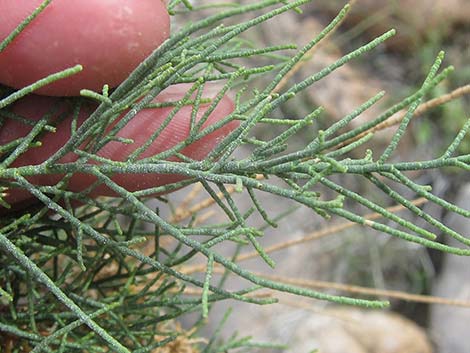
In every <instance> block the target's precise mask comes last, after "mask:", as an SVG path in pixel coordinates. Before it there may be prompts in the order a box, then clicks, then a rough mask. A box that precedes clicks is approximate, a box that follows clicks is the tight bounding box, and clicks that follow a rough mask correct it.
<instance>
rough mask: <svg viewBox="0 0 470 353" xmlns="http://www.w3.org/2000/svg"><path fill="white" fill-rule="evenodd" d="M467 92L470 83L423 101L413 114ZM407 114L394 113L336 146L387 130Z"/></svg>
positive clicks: (427, 109)
mask: <svg viewBox="0 0 470 353" xmlns="http://www.w3.org/2000/svg"><path fill="white" fill-rule="evenodd" d="M467 94H470V85H465V86H462V87H459V88H456V89H455V90H453V91H452V92H450V93H447V94H444V95H442V96H440V97H437V98H434V99H431V100H429V101H427V102H424V103H422V104H421V105H420V106H419V107H418V108H417V109H416V110H415V112H414V113H413V116H414V117H418V116H420V115H422V114H424V113H426V112H427V111H429V110H431V109H433V108H436V107H438V106H440V105H443V104H446V103H448V102H450V101H453V100H455V99H457V98H460V97H462V96H464V95H467ZM405 116H406V111H405V110H404V111H400V112H398V113H395V114H394V115H392V116H391V117H390V118H388V119H387V120H385V121H384V122H382V123H380V124H378V125H376V126H374V127H373V128H371V129H369V130H367V131H364V132H362V133H360V134H359V135H357V136H355V137H354V138H352V139H349V140H347V141H344V142H342V143H340V144H338V146H337V147H336V148H341V147H344V146H347V145H349V144H351V143H353V142H355V141H357V140H359V139H361V138H363V137H364V136H366V135H368V134H370V133H376V132H378V131H381V130H385V129H388V128H389V127H392V126H395V125H398V124H400V123H401V122H402V121H403V119H404V118H405Z"/></svg>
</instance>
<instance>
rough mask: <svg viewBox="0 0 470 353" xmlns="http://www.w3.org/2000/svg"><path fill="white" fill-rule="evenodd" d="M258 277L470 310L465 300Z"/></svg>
mask: <svg viewBox="0 0 470 353" xmlns="http://www.w3.org/2000/svg"><path fill="white" fill-rule="evenodd" d="M258 275H259V276H263V277H265V278H269V279H271V280H275V281H280V282H284V283H289V284H292V285H297V286H303V287H307V288H322V289H333V290H338V291H342V292H347V293H352V294H364V295H371V296H375V297H384V298H393V299H399V300H404V301H408V302H416V303H426V304H438V305H450V306H460V307H464V308H470V302H469V301H464V300H457V299H447V298H442V297H435V296H429V295H419V294H409V293H406V292H401V291H394V290H386V289H375V288H367V287H361V286H353V285H348V284H341V283H333V282H326V281H314V280H307V279H299V278H289V277H282V276H273V275H268V274H262V273H258Z"/></svg>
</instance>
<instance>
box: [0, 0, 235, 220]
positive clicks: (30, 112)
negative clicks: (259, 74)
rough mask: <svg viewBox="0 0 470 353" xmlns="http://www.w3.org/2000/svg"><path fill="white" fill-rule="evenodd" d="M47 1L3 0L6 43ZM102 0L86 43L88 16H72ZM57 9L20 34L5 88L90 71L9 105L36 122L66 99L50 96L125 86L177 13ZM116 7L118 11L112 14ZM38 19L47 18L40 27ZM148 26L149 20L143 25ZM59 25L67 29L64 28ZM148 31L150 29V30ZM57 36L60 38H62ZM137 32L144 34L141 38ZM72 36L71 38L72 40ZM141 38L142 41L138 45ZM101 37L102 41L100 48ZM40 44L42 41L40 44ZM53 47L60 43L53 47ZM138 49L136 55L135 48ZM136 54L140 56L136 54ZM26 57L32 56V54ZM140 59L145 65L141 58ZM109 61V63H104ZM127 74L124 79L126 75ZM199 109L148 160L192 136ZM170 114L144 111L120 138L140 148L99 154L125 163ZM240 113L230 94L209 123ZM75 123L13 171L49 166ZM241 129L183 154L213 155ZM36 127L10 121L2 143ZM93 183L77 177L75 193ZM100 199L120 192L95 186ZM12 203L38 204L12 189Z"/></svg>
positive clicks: (142, 184) (145, 5) (61, 4)
mask: <svg viewBox="0 0 470 353" xmlns="http://www.w3.org/2000/svg"><path fill="white" fill-rule="evenodd" d="M41 2H42V0H34V1H33V0H0V14H3V15H0V40H2V39H3V38H4V37H6V36H7V35H8V34H9V31H11V30H12V29H13V28H15V26H16V25H17V24H18V23H19V21H21V20H22V19H23V18H24V17H25V14H26V16H27V13H28V12H29V13H30V12H32V11H33V10H34V8H35V7H36V6H38V5H39V4H40V3H41ZM95 2H97V3H101V5H102V6H101V7H99V9H98V10H97V9H96V8H95V9H94V11H93V24H90V25H89V26H88V27H93V26H94V29H92V30H91V32H90V33H91V34H90V37H86V36H87V34H86V33H85V34H83V36H85V38H82V39H83V42H80V34H77V33H78V32H79V30H80V28H83V26H85V27H87V24H86V23H84V21H85V22H86V19H87V17H86V16H84V17H82V18H80V20H79V21H77V22H74V21H73V20H72V19H73V18H74V17H76V14H77V13H86V12H87V11H89V9H87V8H88V7H93V6H94V4H92V3H95ZM52 4H55V6H56V7H55V8H52V10H54V11H51V12H47V10H48V8H46V9H45V10H44V12H43V13H41V14H40V15H39V16H38V18H36V19H35V20H33V22H32V23H31V24H30V25H29V26H28V28H27V31H26V32H24V33H21V34H20V36H18V37H17V38H16V39H15V40H14V41H13V42H12V43H11V46H9V47H7V49H6V50H5V51H4V52H2V53H0V67H1V69H0V72H3V73H0V83H2V84H4V85H8V86H11V87H15V88H21V87H23V86H24V85H26V84H29V83H31V82H28V80H30V79H32V80H33V81H35V80H37V79H38V78H41V77H45V76H47V75H48V74H50V73H52V72H54V70H55V71H60V70H62V69H64V68H66V67H70V66H73V65H75V64H77V63H80V64H82V65H83V66H84V70H83V75H82V76H81V77H80V76H79V75H81V74H82V73H79V74H78V75H77V76H76V77H75V78H74V77H70V78H67V79H65V80H64V81H63V82H57V83H55V84H54V85H53V86H52V87H50V88H44V89H43V90H41V91H40V92H38V93H40V94H42V96H36V95H30V96H28V97H25V98H23V99H22V100H20V101H18V102H16V103H14V104H13V105H11V106H10V107H8V109H9V110H10V111H13V112H15V113H17V114H19V115H22V116H24V117H25V118H28V119H30V120H38V119H40V118H41V117H42V116H43V115H44V114H45V113H46V112H47V111H48V110H49V109H50V108H51V106H53V105H54V104H56V103H57V102H58V99H60V98H56V97H50V96H57V95H77V92H79V91H80V87H85V88H88V89H95V90H98V89H97V88H98V87H102V85H103V84H104V83H107V84H110V86H116V85H118V84H119V83H120V82H121V81H122V80H124V79H125V78H126V77H127V75H128V74H129V73H130V72H131V71H132V70H133V68H134V67H135V66H137V65H138V63H139V62H140V61H141V60H142V59H143V58H145V57H146V56H147V55H149V54H150V53H151V51H152V50H153V49H154V48H155V47H156V46H158V45H159V44H160V43H161V42H163V41H164V40H165V39H166V37H167V36H168V35H169V16H168V14H167V12H166V8H165V6H164V5H163V2H159V1H155V0H148V1H147V0H139V1H138V2H136V1H132V0H106V1H103V0H90V1H78V0H53V2H52V3H51V5H52ZM65 4H67V5H65ZM105 5H106V6H105ZM123 7H126V10H125V11H124V12H122V11H121V12H120V13H121V15H120V16H121V18H122V17H123V16H124V18H125V19H124V22H125V24H126V26H127V27H126V28H127V31H124V32H122V33H120V34H119V36H118V37H113V35H115V34H112V33H109V32H112V31H113V30H115V29H116V28H119V23H117V24H116V23H115V22H113V21H116V19H115V17H113V16H115V15H116V11H117V10H119V9H121V8H123ZM136 7H137V8H136ZM140 7H142V8H140ZM73 8H75V10H74V11H72V13H70V11H71V9H73ZM79 8H80V9H79ZM110 8H111V9H112V11H109V9H110ZM151 11H153V13H150V14H149V12H151ZM13 12H14V13H13ZM6 14H8V18H9V21H4V20H3V18H1V17H2V16H3V17H5V16H7V15H6ZM125 14H128V15H129V14H130V15H129V16H128V17H129V18H126V15H125ZM15 16H16V17H15ZM41 16H43V17H41ZM133 16H138V18H137V19H135V18H133ZM110 17H111V19H110ZM36 20H40V21H38V22H37V23H35V21H36ZM110 21H111V22H113V24H112V25H109V22H110ZM142 21H143V22H145V21H147V22H149V23H141V22H142ZM97 23H98V24H97ZM116 26H117V27H116ZM133 26H137V27H138V29H136V30H135V31H134V29H135V28H133ZM58 28H60V29H61V30H60V31H58V30H57V29H58ZM48 31H49V32H48ZM77 31H78V32H77ZM106 31H108V32H106ZM145 31H149V32H150V33H147V32H145ZM55 32H60V33H58V34H57V33H55ZM54 33H55V34H54ZM135 33H137V35H136V36H135ZM139 33H140V34H139ZM97 34H99V35H101V36H103V38H96V35H97ZM23 35H24V36H23ZM107 35H108V39H109V38H114V39H115V40H114V42H113V40H111V41H107V40H106V39H107V38H106V36H107ZM22 36H23V37H22ZM48 36H49V39H50V38H54V39H57V40H52V41H51V40H49V41H47V40H46V41H44V38H48ZM67 36H70V38H68V37H67ZM126 36H127V37H129V38H130V39H129V38H128V39H129V41H130V42H132V43H133V45H131V46H126V45H125V44H126V43H127V42H126V40H127V39H126V38H127V37H126ZM136 38H138V39H139V40H140V41H141V42H140V43H137V44H136V42H135V39H136ZM95 40H96V41H98V42H99V43H98V44H96V43H95V44H93V41H95ZM41 41H43V42H41ZM38 42H41V43H39V44H38ZM51 42H52V43H53V45H52V46H50V47H48V45H49V44H50V43H51ZM56 42H58V43H59V45H57V43H56ZM54 43H55V44H54ZM104 43H108V44H106V45H109V46H110V47H109V48H104V49H102V48H101V49H102V50H98V49H97V48H100V46H101V47H103V45H105V44H104ZM123 47H124V49H123ZM131 47H132V50H129V48H131ZM136 48H138V49H136ZM32 50H36V52H31V51H32ZM139 50H141V51H139ZM136 51H137V52H138V55H136ZM62 53H64V55H62V56H61V54H62ZM71 53H72V54H71ZM102 53H104V55H101V54H102ZM109 53H119V55H113V57H112V58H111V59H109V55H108V54H109ZM131 54H132V55H134V56H133V57H129V56H132V55H131ZM25 55H26V56H27V57H25ZM35 55H36V58H37V57H45V58H48V57H54V60H52V61H51V62H49V61H47V60H45V61H44V65H42V64H41V65H36V66H35V65H33V63H34V60H33V59H34V56H35ZM136 57H137V58H138V60H136ZM60 58H62V59H63V61H60V60H59V59H60ZM77 60H80V62H77ZM103 60H104V61H106V60H108V62H105V63H104V64H103V62H102V61H103ZM100 65H102V67H103V68H102V69H101V74H100V75H95V74H93V72H92V73H91V74H90V73H89V71H87V68H89V67H95V68H96V67H100ZM51 71H52V72H51ZM123 72H124V74H122V73H123ZM7 76H8V77H7ZM15 78H18V80H16V81H15ZM74 80H75V81H74ZM189 87H190V86H188V85H175V86H170V87H169V88H167V89H166V90H164V91H163V92H162V93H161V94H159V95H158V96H157V98H156V101H158V102H165V101H176V100H178V99H181V98H182V97H183V96H184V94H185V93H186V92H187V90H188V89H189ZM61 93H62V94H61ZM216 94H217V90H216V89H214V87H210V86H208V87H207V88H206V89H205V90H204V97H206V98H211V97H214V96H215V95H216ZM94 108H95V106H93V104H91V105H90V106H85V107H84V108H83V109H82V112H81V114H80V117H79V123H81V122H83V121H84V120H85V119H86V118H87V116H88V115H89V114H90V113H91V112H92V111H93V109H94ZM66 109H67V103H65V102H62V103H60V109H59V112H60V111H64V110H66ZM206 109H207V105H203V106H201V108H200V112H199V113H198V117H201V116H202V115H203V113H204V111H205V110H206ZM191 110H192V107H191V106H187V107H183V108H182V109H181V110H180V111H179V112H178V113H177V114H176V116H175V117H174V118H173V120H172V121H171V123H170V124H169V125H168V126H167V127H166V128H165V129H164V130H163V132H162V133H161V135H160V136H159V137H158V138H157V139H156V140H155V141H154V142H153V143H152V144H151V145H150V147H149V148H148V149H147V150H146V151H145V152H144V153H143V154H142V155H141V157H140V158H144V157H149V156H152V155H155V154H157V153H159V152H162V151H164V150H166V149H168V148H170V147H171V146H174V145H176V144H177V143H178V142H180V141H183V140H184V139H185V138H186V137H187V136H188V134H189V126H190V125H189V124H190V115H191ZM170 111H171V108H159V109H145V110H143V111H141V112H139V113H138V115H137V116H136V117H135V118H134V119H133V120H132V121H131V122H130V123H128V124H127V125H126V126H125V127H124V128H123V129H122V130H121V131H120V133H119V136H120V137H125V138H128V139H132V140H133V141H134V143H133V144H131V145H123V144H121V143H118V142H112V143H108V144H107V145H106V146H104V147H103V148H102V149H101V150H100V151H99V153H98V154H99V155H100V156H102V157H106V158H109V159H112V160H116V161H122V160H124V159H125V158H126V157H127V156H128V155H129V154H130V153H132V151H134V150H135V149H136V148H138V147H139V146H141V145H142V144H143V143H144V142H145V141H146V140H147V139H148V138H149V137H150V136H151V135H152V133H153V132H154V131H155V130H156V129H157V128H158V126H160V124H161V122H162V121H163V120H164V119H165V118H166V117H167V115H168V113H169V112H170ZM232 111H233V102H232V101H231V100H230V99H229V98H228V97H224V98H223V99H222V101H221V102H220V103H219V105H218V106H217V108H216V109H215V111H214V112H213V113H212V114H211V115H210V117H209V119H208V120H207V121H206V123H205V124H204V126H209V125H211V124H214V123H215V122H217V121H219V120H221V119H222V118H224V117H225V116H227V115H228V114H230V112H232ZM56 115H58V114H56ZM53 120H54V119H53ZM70 124H71V116H70V117H69V118H67V119H65V120H64V121H62V122H61V123H59V125H58V126H57V131H56V132H55V133H45V134H43V135H41V137H40V138H39V140H40V141H41V142H42V146H41V147H39V148H33V149H30V150H28V151H27V152H26V153H24V154H22V155H21V156H20V157H19V158H18V159H16V160H15V162H14V163H13V164H12V165H11V166H13V167H19V166H24V165H37V164H40V163H41V162H43V161H45V160H46V159H47V158H48V157H49V156H51V155H52V154H53V153H54V152H56V151H57V150H58V149H59V148H60V147H61V146H63V145H64V144H65V142H66V141H67V140H68V138H69V137H70ZM236 126H237V123H236V122H232V123H229V124H227V125H225V126H224V127H222V128H220V129H218V130H216V131H214V132H213V133H211V134H209V135H207V136H205V137H204V138H202V139H201V140H199V141H197V142H195V143H193V144H191V145H190V146H188V147H186V148H185V149H184V150H183V151H182V152H183V153H184V154H185V155H187V156H189V157H191V158H193V159H196V160H200V159H203V158H204V156H206V155H207V153H209V152H210V151H211V150H213V148H214V147H215V146H216V145H217V143H218V142H220V140H221V139H222V138H223V137H224V136H226V135H228V134H229V133H230V131H232V130H233V129H234V128H235V127H236ZM30 130H31V126H28V125H25V124H23V123H19V122H16V121H13V120H10V119H4V120H3V122H2V125H1V126H0V145H4V144H6V143H8V142H10V141H13V140H14V139H17V138H19V137H22V136H26V135H27V133H28V132H29V131H30ZM77 158H78V156H77V155H75V154H71V153H70V154H68V155H66V156H65V157H64V158H63V159H62V160H61V161H60V162H70V161H74V160H76V159H77ZM181 179H182V177H181V176H179V175H151V174H146V175H120V176H116V177H114V178H113V180H114V181H116V182H117V183H118V184H119V185H121V186H123V187H125V188H127V189H128V190H140V189H145V188H150V187H155V186H161V185H165V184H168V183H172V182H175V181H178V180H181ZM29 180H30V182H32V183H35V184H40V185H52V184H54V183H56V182H57V181H58V180H60V176H57V175H43V176H37V177H31V178H29ZM93 181H94V179H93V178H92V177H90V176H86V175H76V176H74V177H72V179H71V180H70V183H69V186H68V188H69V189H70V190H73V191H80V190H83V189H84V188H86V187H88V186H89V185H90V184H91V183H93ZM99 195H112V193H111V192H110V191H109V190H108V189H107V188H105V187H103V186H101V187H98V188H97V189H95V190H94V191H93V193H92V195H91V196H99ZM4 199H5V200H6V201H7V202H8V203H10V204H11V205H12V206H13V208H16V209H17V208H21V207H23V206H24V205H27V204H29V203H31V202H34V200H33V199H32V197H31V195H29V194H28V193H27V192H25V191H23V190H19V189H10V190H8V194H7V196H6V197H5V198H4ZM1 208H2V206H0V212H1V211H2V210H1ZM3 211H5V210H3Z"/></svg>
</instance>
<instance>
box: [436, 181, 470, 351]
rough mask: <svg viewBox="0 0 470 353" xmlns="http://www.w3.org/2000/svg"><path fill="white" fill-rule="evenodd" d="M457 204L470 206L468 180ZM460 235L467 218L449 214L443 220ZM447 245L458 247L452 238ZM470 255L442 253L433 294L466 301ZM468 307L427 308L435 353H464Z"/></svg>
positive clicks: (467, 225)
mask: <svg viewBox="0 0 470 353" xmlns="http://www.w3.org/2000/svg"><path fill="white" fill-rule="evenodd" d="M457 194H458V195H460V197H459V199H458V200H457V205H459V206H460V207H462V208H464V209H467V210H468V209H470V183H469V184H466V185H465V186H463V187H462V188H461V191H460V192H459V193H457ZM445 224H448V225H450V226H451V228H453V229H454V230H456V231H457V232H460V233H461V234H467V235H468V233H469V232H468V230H469V229H470V220H469V219H465V218H463V217H461V216H458V215H456V214H452V215H451V216H450V217H449V218H448V219H447V220H446V222H445ZM449 244H450V245H454V246H458V245H459V243H457V242H456V241H455V240H453V239H451V240H449ZM469 268H470V258H468V257H463V256H456V255H448V254H447V255H446V256H445V257H444V262H443V265H442V271H441V273H440V276H439V278H438V281H437V282H436V284H435V285H434V287H433V293H432V294H433V295H436V296H441V297H445V298H452V299H458V300H467V301H468V300H470V271H469ZM469 322H470V309H468V308H460V307H449V306H442V305H433V306H432V307H431V324H430V326H431V332H432V335H433V338H434V340H435V341H436V344H437V347H438V351H439V353H466V352H468V349H469V348H468V338H467V335H468V332H469V329H468V323H469Z"/></svg>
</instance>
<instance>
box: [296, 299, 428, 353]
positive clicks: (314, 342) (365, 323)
mask: <svg viewBox="0 0 470 353" xmlns="http://www.w3.org/2000/svg"><path fill="white" fill-rule="evenodd" d="M290 345H291V348H290V350H289V351H290V352H310V351H311V350H312V349H315V348H316V349H318V350H319V351H320V352H322V353H344V352H348V353H356V352H357V353H431V352H432V351H433V350H432V347H431V344H430V342H429V339H428V338H427V336H426V334H425V332H424V331H423V329H421V328H420V327H418V326H417V325H416V324H414V323H413V322H411V321H410V320H408V319H405V318H404V317H402V316H400V315H397V314H393V313H391V312H387V311H367V310H360V309H355V308H334V309H326V310H325V311H323V312H321V314H320V315H311V316H310V317H309V318H308V319H307V320H305V321H303V322H301V323H299V325H298V327H297V330H296V333H295V335H294V336H293V338H292V339H291V342H290Z"/></svg>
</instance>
